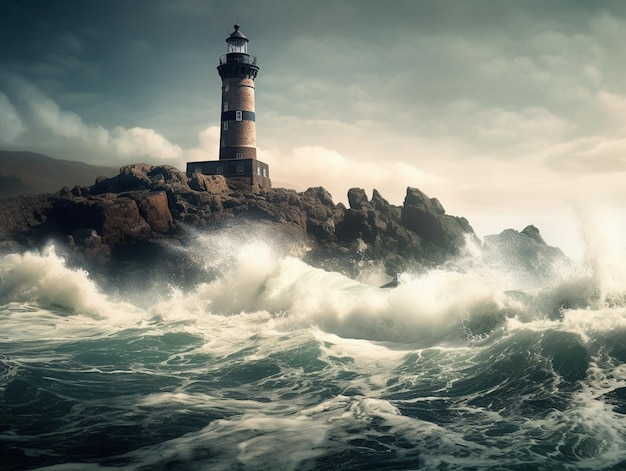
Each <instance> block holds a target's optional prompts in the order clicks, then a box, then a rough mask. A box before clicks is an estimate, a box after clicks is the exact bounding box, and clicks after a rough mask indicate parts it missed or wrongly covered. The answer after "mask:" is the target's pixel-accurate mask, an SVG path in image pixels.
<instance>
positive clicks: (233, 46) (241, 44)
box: [228, 38, 248, 54]
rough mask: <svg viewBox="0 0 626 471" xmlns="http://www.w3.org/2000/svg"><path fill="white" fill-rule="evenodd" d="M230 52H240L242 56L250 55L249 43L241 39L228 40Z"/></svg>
mask: <svg viewBox="0 0 626 471" xmlns="http://www.w3.org/2000/svg"><path fill="white" fill-rule="evenodd" d="M228 52H229V53H231V52H239V53H242V54H247V53H248V42H247V41H246V40H245V39H241V38H229V39H228Z"/></svg>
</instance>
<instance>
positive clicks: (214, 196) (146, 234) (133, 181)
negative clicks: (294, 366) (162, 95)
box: [0, 164, 476, 274]
mask: <svg viewBox="0 0 626 471" xmlns="http://www.w3.org/2000/svg"><path fill="white" fill-rule="evenodd" d="M348 199H349V206H350V207H349V208H346V207H345V206H344V205H343V204H341V203H340V204H335V203H334V202H333V200H332V197H331V195H330V194H329V193H328V192H327V191H326V190H325V189H324V188H321V187H318V188H309V189H308V190H307V191H305V192H302V193H298V192H296V191H294V190H288V189H282V188H267V189H261V188H258V187H254V186H253V187H252V188H250V187H249V186H246V185H241V184H239V183H238V182H237V181H233V180H229V181H226V180H225V179H224V178H223V177H221V176H207V175H200V174H195V175H194V176H193V177H192V178H187V176H186V175H185V174H184V173H183V172H180V171H179V170H177V169H176V168H174V167H171V166H150V165H145V164H135V165H129V166H126V167H123V168H122V169H120V173H119V175H117V176H116V177H113V178H104V177H102V178H99V179H98V180H96V183H95V184H94V185H93V186H91V187H89V188H86V187H82V188H81V187H74V188H73V189H71V190H70V189H69V188H67V187H66V188H64V189H62V190H61V191H59V192H57V193H55V194H50V195H36V196H27V197H19V198H14V199H10V200H5V201H4V202H3V203H4V204H3V206H2V208H1V209H0V221H2V224H1V225H0V248H3V247H4V248H10V249H16V248H25V247H27V248H35V247H39V246H41V245H43V244H44V243H46V242H47V241H49V240H50V239H54V240H56V241H57V244H60V245H61V246H62V247H63V248H64V250H65V251H66V252H67V253H69V254H71V255H73V256H75V257H77V258H78V259H80V260H82V261H84V262H86V263H91V264H100V265H106V264H107V263H109V262H110V261H112V260H116V261H122V262H124V261H128V260H131V259H137V260H138V261H141V260H143V261H145V259H146V258H151V259H158V258H159V254H160V253H161V251H162V249H163V247H164V246H167V245H168V244H169V245H170V246H178V245H181V244H182V245H185V244H186V243H188V240H189V229H196V230H200V231H211V230H214V229H216V228H218V227H221V226H223V225H224V224H227V223H229V222H232V221H257V222H258V221H261V222H263V223H264V224H265V225H266V226H268V227H269V228H270V229H271V230H275V231H276V234H281V237H283V238H284V237H287V238H289V239H290V240H292V241H300V242H301V243H302V242H304V243H305V244H306V245H307V247H308V251H307V253H306V255H305V258H306V259H307V261H308V262H309V263H312V264H314V265H317V266H320V267H325V268H329V269H334V270H341V271H343V272H345V273H347V274H355V273H356V271H357V270H358V268H359V267H358V265H359V264H363V263H367V262H368V261H375V260H376V261H382V262H383V263H384V264H385V267H386V268H387V271H388V272H389V273H390V274H395V273H397V272H398V271H400V270H402V269H404V268H407V267H408V266H413V267H416V266H417V267H419V266H433V265H437V264H440V263H442V262H443V261H445V260H446V259H447V258H449V257H451V256H453V255H455V254H457V253H458V252H459V250H460V249H461V248H462V247H463V245H464V243H465V239H466V237H470V238H473V239H476V236H475V234H474V231H473V230H472V228H471V227H470V225H469V223H468V222H467V220H465V219H464V218H458V217H454V216H450V215H447V214H446V213H445V211H444V209H443V207H442V205H441V204H440V203H439V201H437V200H436V199H431V198H428V197H427V196H426V195H425V194H424V193H422V192H421V191H420V190H418V189H416V188H408V189H407V194H406V198H405V200H404V204H403V205H402V206H401V207H398V206H394V205H391V204H390V203H389V202H388V201H386V200H385V199H384V198H383V197H382V196H381V195H380V194H379V193H378V192H377V191H376V190H374V192H373V196H372V198H371V199H368V198H367V196H366V194H365V192H364V191H363V190H362V189H359V188H353V189H351V190H350V191H349V193H348ZM137 254H143V256H139V255H137Z"/></svg>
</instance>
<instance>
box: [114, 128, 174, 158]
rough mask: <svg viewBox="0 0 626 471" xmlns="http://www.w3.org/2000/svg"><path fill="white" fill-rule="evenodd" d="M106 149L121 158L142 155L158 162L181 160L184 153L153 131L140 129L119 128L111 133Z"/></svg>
mask: <svg viewBox="0 0 626 471" xmlns="http://www.w3.org/2000/svg"><path fill="white" fill-rule="evenodd" d="M106 147H108V148H111V149H113V151H114V152H115V154H117V155H119V156H124V157H132V156H137V155H142V156H148V157H150V158H151V159H153V160H157V161H158V160H159V159H160V160H179V159H181V158H182V153H183V151H182V149H181V148H180V147H179V146H177V145H175V144H172V143H171V142H169V141H168V140H167V139H165V138H164V137H163V136H162V135H160V134H158V133H157V132H155V131H154V130H153V129H145V128H139V127H134V128H130V129H125V128H123V127H121V126H117V127H116V128H115V129H113V131H112V132H111V136H110V138H109V140H108V142H107V146H106Z"/></svg>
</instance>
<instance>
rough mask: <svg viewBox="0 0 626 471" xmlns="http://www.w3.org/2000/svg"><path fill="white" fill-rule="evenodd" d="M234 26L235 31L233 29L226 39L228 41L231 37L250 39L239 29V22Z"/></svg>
mask: <svg viewBox="0 0 626 471" xmlns="http://www.w3.org/2000/svg"><path fill="white" fill-rule="evenodd" d="M234 27H235V31H233V32H232V33H231V34H230V36H229V37H228V38H227V39H226V41H228V40H229V39H245V40H246V41H248V38H246V37H245V36H244V34H243V33H242V32H241V31H239V28H240V26H239V24H238V23H236V24H235V26H234Z"/></svg>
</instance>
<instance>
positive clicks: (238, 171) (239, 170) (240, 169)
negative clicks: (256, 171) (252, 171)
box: [237, 165, 243, 173]
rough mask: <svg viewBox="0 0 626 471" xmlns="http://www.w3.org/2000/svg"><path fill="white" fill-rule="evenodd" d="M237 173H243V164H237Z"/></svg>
mask: <svg viewBox="0 0 626 471" xmlns="http://www.w3.org/2000/svg"><path fill="white" fill-rule="evenodd" d="M237 173H243V165H237Z"/></svg>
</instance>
